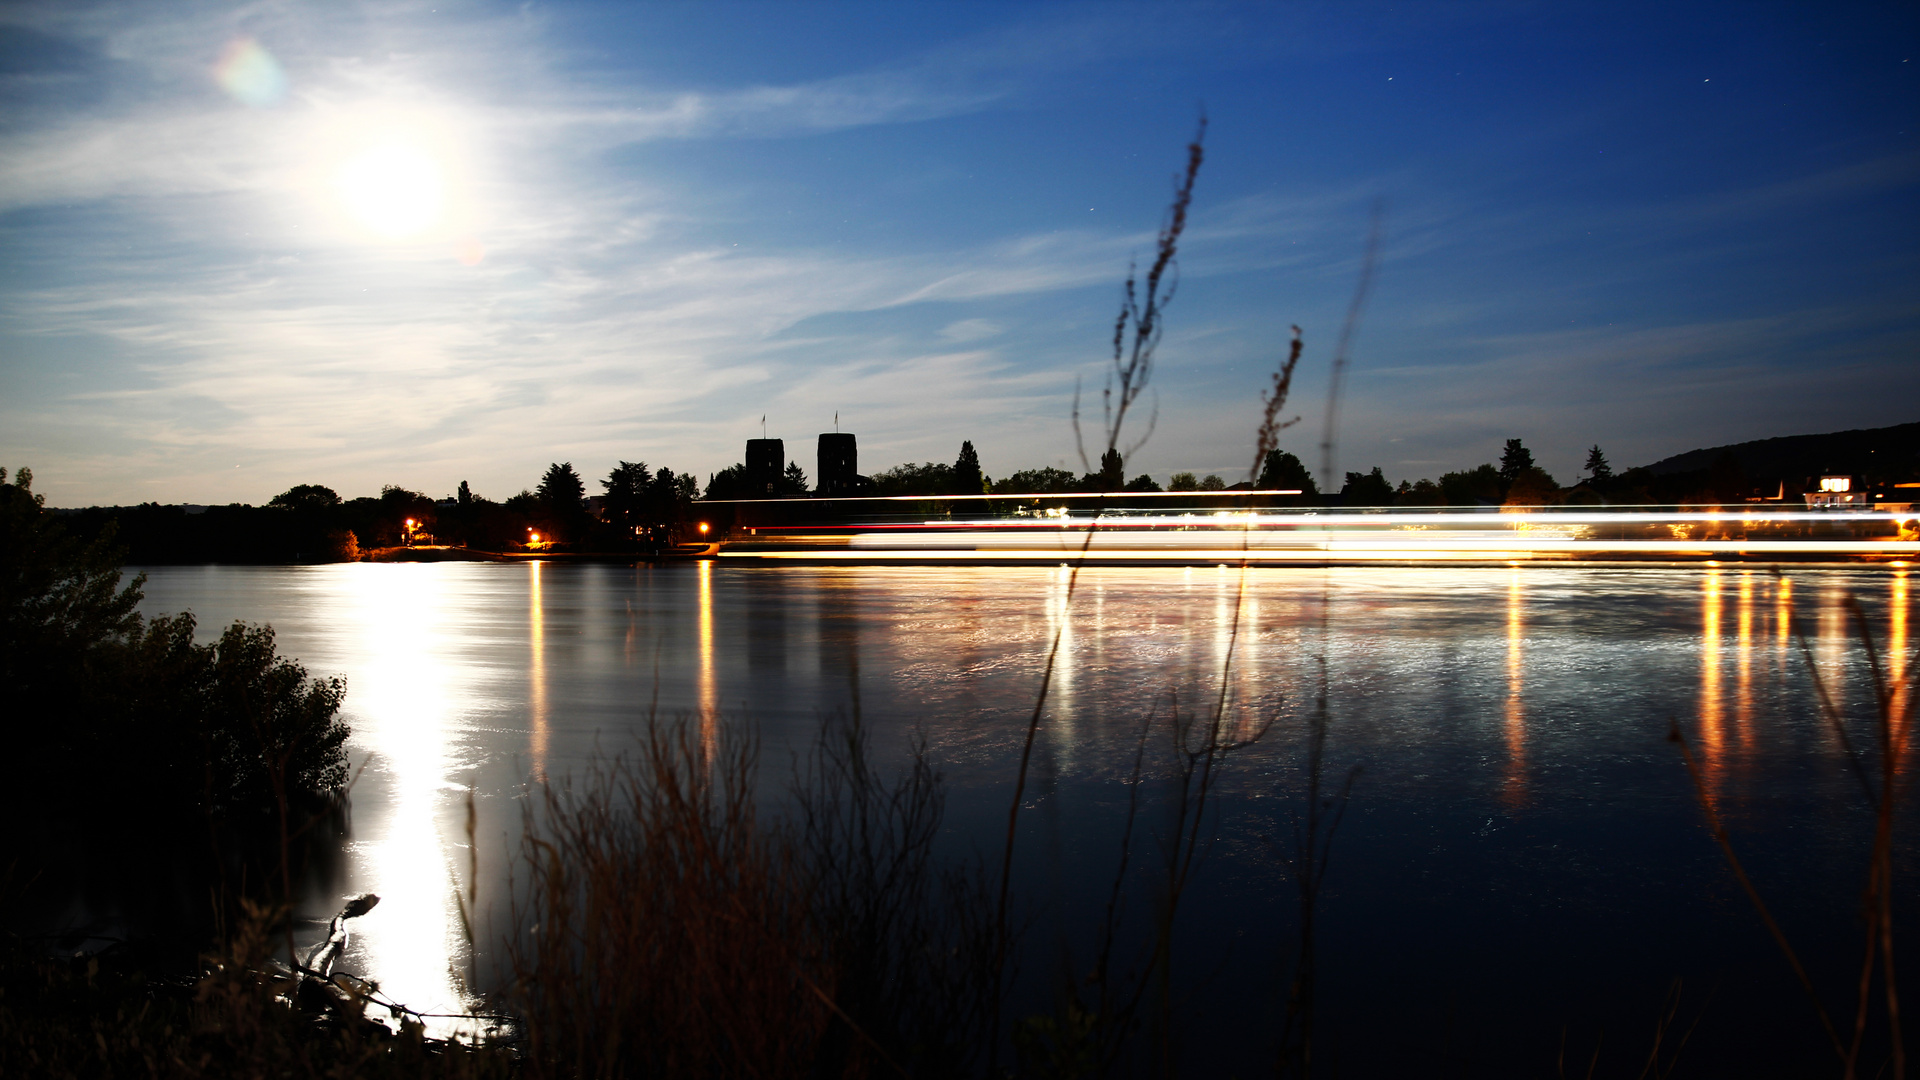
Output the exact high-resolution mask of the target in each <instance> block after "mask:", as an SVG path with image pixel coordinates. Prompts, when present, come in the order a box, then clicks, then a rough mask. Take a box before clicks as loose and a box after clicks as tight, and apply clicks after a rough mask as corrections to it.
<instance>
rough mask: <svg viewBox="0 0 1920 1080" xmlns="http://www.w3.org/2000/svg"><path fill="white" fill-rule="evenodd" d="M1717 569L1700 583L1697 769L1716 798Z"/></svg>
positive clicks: (1720, 730)
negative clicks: (1698, 756) (1698, 765)
mask: <svg viewBox="0 0 1920 1080" xmlns="http://www.w3.org/2000/svg"><path fill="white" fill-rule="evenodd" d="M1720 591H1721V590H1720V571H1719V570H1717V569H1714V570H1709V571H1707V574H1706V577H1705V578H1703V579H1702V580H1701V583H1700V764H1701V768H1700V771H1701V772H1702V773H1703V774H1704V779H1705V785H1706V789H1707V798H1708V799H1711V800H1715V801H1717V800H1718V797H1719V793H1720V780H1721V773H1722V771H1723V770H1724V769H1725V767H1726V760H1725V755H1726V740H1727V733H1726V728H1725V726H1724V721H1725V717H1724V716H1723V714H1722V709H1723V703H1722V701H1721V687H1720V659H1721V657H1720V614H1721V613H1720V599H1721V597H1720Z"/></svg>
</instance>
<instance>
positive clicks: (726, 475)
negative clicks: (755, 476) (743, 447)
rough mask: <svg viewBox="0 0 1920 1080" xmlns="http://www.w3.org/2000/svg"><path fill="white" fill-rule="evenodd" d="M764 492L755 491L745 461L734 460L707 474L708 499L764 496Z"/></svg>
mask: <svg viewBox="0 0 1920 1080" xmlns="http://www.w3.org/2000/svg"><path fill="white" fill-rule="evenodd" d="M765 495H766V493H765V492H764V491H762V492H755V491H754V489H753V480H752V478H751V477H749V476H748V475H747V466H746V463H745V462H739V461H736V462H734V463H733V464H732V465H729V466H727V467H726V468H724V469H721V470H720V471H719V472H717V473H708V474H707V498H709V499H751V498H755V497H756V496H758V497H763V498H764V497H765Z"/></svg>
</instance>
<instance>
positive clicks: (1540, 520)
mask: <svg viewBox="0 0 1920 1080" xmlns="http://www.w3.org/2000/svg"><path fill="white" fill-rule="evenodd" d="M1913 517H1914V515H1913V514H1894V513H1888V512H1885V511H1867V512H1860V513H1844V514H1842V513H1822V512H1819V511H1812V512H1804V511H1803V512H1795V513H1788V514H1768V515H1766V516H1765V517H1759V516H1755V515H1751V514H1727V513H1720V514H1715V513H1706V512H1701V513H1667V514H1663V513H1649V512H1642V511H1622V512H1616V513H1606V512H1597V513H1586V514H1577V513H1554V512H1544V513H1498V514H1496V513H1491V512H1489V513H1485V514H1459V513H1428V514H1327V513H1316V512H1312V511H1303V512H1297V513H1272V512H1261V511H1247V510H1228V511H1221V512H1219V513H1212V514H1208V513H1194V514H1191V515H1184V516H1170V515H1166V514H1102V515H1100V516H1099V517H1097V518H1095V517H1092V516H1088V517H1079V518H975V519H972V520H967V521H917V522H892V523H876V524H872V525H860V526H858V527H859V528H863V529H864V528H873V529H901V528H906V529H1071V530H1076V531H1081V532H1084V531H1085V530H1086V528H1087V526H1088V525H1089V524H1093V523H1096V522H1097V523H1098V526H1099V528H1101V529H1108V528H1149V529H1178V528H1206V529H1216V530H1225V529H1231V530H1236V531H1238V530H1241V529H1246V528H1260V527H1268V528H1271V527H1275V526H1280V527H1286V528H1302V529H1325V528H1333V527H1338V526H1349V525H1366V526H1372V527H1374V528H1380V527H1382V526H1385V527H1388V528H1405V527H1407V526H1411V525H1477V526H1480V527H1481V529H1483V530H1491V529H1506V528H1512V527H1514V526H1516V525H1532V526H1536V527H1548V528H1550V527H1553V526H1556V525H1666V524H1675V525H1691V524H1699V523H1716V524H1721V523H1736V522H1737V523H1741V524H1745V525H1749V526H1763V525H1770V524H1774V523H1777V522H1779V523H1784V522H1826V523H1828V524H1834V525H1839V524H1851V523H1854V522H1869V521H1907V520H1911V519H1912V518H1913ZM778 527H779V526H772V525H769V526H761V528H762V529H766V530H772V529H777V528H778Z"/></svg>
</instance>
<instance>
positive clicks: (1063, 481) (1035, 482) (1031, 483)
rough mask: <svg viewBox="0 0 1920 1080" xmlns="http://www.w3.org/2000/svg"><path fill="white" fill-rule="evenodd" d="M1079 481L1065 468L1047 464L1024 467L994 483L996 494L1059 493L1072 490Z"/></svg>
mask: <svg viewBox="0 0 1920 1080" xmlns="http://www.w3.org/2000/svg"><path fill="white" fill-rule="evenodd" d="M1077 481H1078V478H1077V477H1075V476H1074V475H1073V474H1072V473H1070V472H1068V471H1067V470H1065V469H1056V468H1054V467H1052V466H1050V465H1049V466H1047V467H1046V468H1042V469H1022V470H1020V471H1019V472H1017V473H1014V474H1013V475H1012V476H1009V477H1007V478H1006V479H1004V480H999V481H996V482H995V483H994V485H993V493H994V494H995V495H1058V494H1061V493H1064V492H1069V491H1072V490H1073V489H1074V487H1075V485H1076V483H1077Z"/></svg>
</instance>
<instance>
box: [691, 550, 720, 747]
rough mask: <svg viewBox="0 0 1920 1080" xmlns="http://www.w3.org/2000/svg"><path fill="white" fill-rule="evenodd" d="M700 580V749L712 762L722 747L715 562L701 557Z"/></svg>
mask: <svg viewBox="0 0 1920 1080" xmlns="http://www.w3.org/2000/svg"><path fill="white" fill-rule="evenodd" d="M698 574H699V583H700V600H699V608H698V609H697V610H698V612H699V634H700V709H699V717H700V750H701V752H702V753H703V754H705V755H706V759H707V761H708V762H712V761H713V760H714V757H715V755H716V754H718V753H719V747H720V683H719V680H718V679H716V678H715V676H714V650H713V563H712V562H710V561H706V560H702V561H701V563H700V566H699V570H698Z"/></svg>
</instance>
